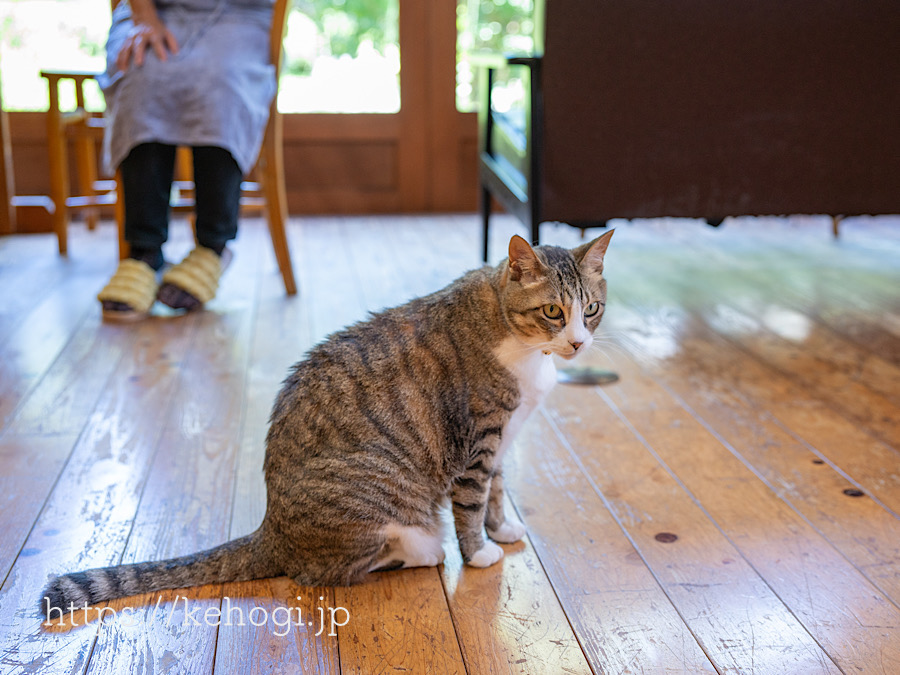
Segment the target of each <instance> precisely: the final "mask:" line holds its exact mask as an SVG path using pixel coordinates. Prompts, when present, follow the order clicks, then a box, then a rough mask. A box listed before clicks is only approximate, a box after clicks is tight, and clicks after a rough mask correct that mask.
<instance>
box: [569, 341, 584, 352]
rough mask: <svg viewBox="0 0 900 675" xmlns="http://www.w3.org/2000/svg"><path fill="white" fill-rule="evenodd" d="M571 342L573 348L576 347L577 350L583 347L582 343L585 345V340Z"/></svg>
mask: <svg viewBox="0 0 900 675" xmlns="http://www.w3.org/2000/svg"><path fill="white" fill-rule="evenodd" d="M569 344H570V345H572V349H574V350H575V351H576V352H577V351H578V348H579V347H581V345H583V344H584V343H583V342H570V343H569Z"/></svg>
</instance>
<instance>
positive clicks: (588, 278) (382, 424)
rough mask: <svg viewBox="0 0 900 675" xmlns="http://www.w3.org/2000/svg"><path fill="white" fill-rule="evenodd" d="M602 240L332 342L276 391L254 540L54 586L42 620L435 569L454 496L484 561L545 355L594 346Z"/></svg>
mask: <svg viewBox="0 0 900 675" xmlns="http://www.w3.org/2000/svg"><path fill="white" fill-rule="evenodd" d="M611 236H612V231H610V232H607V233H606V234H604V235H603V236H601V237H599V238H597V239H595V240H594V241H592V242H590V243H587V244H584V245H582V246H579V247H578V248H575V249H573V250H567V249H563V248H558V247H555V246H540V247H537V248H532V247H531V246H530V245H529V244H528V243H527V242H526V241H525V240H524V239H522V238H521V237H518V236H514V237H513V238H512V240H511V241H510V244H509V258H508V259H507V260H504V261H503V262H502V263H500V264H499V265H498V266H497V267H496V268H490V267H484V268H482V269H479V270H475V271H472V272H469V273H468V274H466V275H464V276H463V277H461V278H460V279H458V280H457V281H455V282H453V283H452V284H450V285H449V286H448V287H447V288H445V289H443V290H441V291H438V292H436V293H434V294H432V295H429V296H427V297H424V298H419V299H416V300H413V301H411V302H409V303H408V304H405V305H403V306H401V307H397V308H395V309H389V310H386V311H383V312H381V313H379V314H375V315H373V316H371V317H370V318H369V319H368V320H367V321H363V322H361V323H357V324H355V325H353V326H351V327H349V328H347V329H344V330H343V331H340V332H338V333H335V334H334V335H332V336H330V337H329V338H327V339H326V340H325V341H324V342H322V343H321V344H319V345H317V346H316V347H314V348H313V349H312V350H311V351H310V352H309V353H308V355H307V358H306V359H305V360H304V361H301V362H300V363H298V364H297V365H295V366H294V367H293V368H292V370H291V372H290V374H289V375H288V377H287V379H286V380H285V382H284V385H283V387H282V389H281V391H280V393H279V394H278V397H277V400H276V402H275V407H274V410H273V412H272V416H271V420H270V428H269V432H268V435H267V438H266V444H267V448H266V459H265V477H266V484H267V489H268V504H267V510H266V515H265V518H264V520H263V523H262V525H261V526H260V527H259V529H258V530H257V531H256V532H254V533H253V534H250V535H248V536H245V537H242V538H240V539H236V540H234V541H231V542H228V543H226V544H223V545H221V546H218V547H216V548H213V549H210V550H208V551H204V552H202V553H196V554H193V555H188V556H184V557H181V558H175V559H173V560H165V561H162V562H146V563H138V564H133V565H121V566H118V567H107V568H103V569H92V570H87V571H85V572H77V573H74V574H66V575H63V576H60V577H56V578H54V579H52V580H51V581H50V584H49V586H48V587H47V589H46V590H45V592H44V597H43V598H42V600H41V608H42V611H43V613H44V614H45V615H46V614H48V613H49V612H50V610H51V608H59V610H61V611H63V612H65V611H67V610H68V608H69V607H70V603H73V604H74V606H75V607H83V606H84V605H85V604H87V605H93V604H96V603H99V602H101V601H104V600H109V599H112V598H117V597H123V596H127V595H135V594H139V593H147V592H151V591H158V590H161V589H166V588H181V587H185V586H196V585H201V584H209V583H222V582H227V581H241V580H248V579H257V578H263V577H272V576H279V575H287V576H289V577H293V578H294V579H295V580H296V581H297V583H299V584H302V585H309V586H331V585H346V584H352V583H354V582H358V581H360V580H361V579H363V578H365V577H366V575H367V574H368V573H369V572H372V571H376V570H390V569H396V568H400V567H417V566H430V565H437V564H439V563H440V562H441V561H442V560H443V559H444V552H443V548H442V539H443V534H442V531H441V526H440V523H441V516H440V510H441V507H442V505H443V504H444V503H445V502H446V499H447V497H448V496H449V498H450V501H451V502H452V510H453V518H454V521H455V525H456V533H457V537H458V539H459V547H460V550H461V552H462V556H463V559H464V560H465V562H466V563H468V564H469V565H473V566H475V567H486V566H488V565H492V564H494V563H495V562H497V561H498V560H500V558H502V557H503V549H502V548H500V547H499V546H498V545H497V544H496V543H494V542H500V543H511V542H514V541H518V540H519V539H521V537H522V536H523V535H524V533H525V527H524V525H523V524H522V523H521V522H520V521H519V520H518V519H517V518H516V517H515V516H512V515H510V514H507V513H504V509H503V481H502V477H501V472H500V469H501V461H502V459H503V454H504V453H505V452H506V450H507V449H508V448H509V446H510V445H511V443H512V441H513V439H514V438H515V436H516V433H517V432H518V430H519V429H520V428H521V426H522V423H523V422H524V421H525V419H526V418H527V417H528V415H529V414H530V413H531V412H532V411H533V410H534V409H535V407H536V406H537V405H538V404H539V403H540V401H541V399H542V398H543V397H544V395H545V394H546V393H547V392H548V391H549V390H550V388H551V387H553V385H554V383H555V381H556V368H555V366H554V362H553V357H552V354H557V355H559V356H561V357H562V358H564V359H571V358H573V357H574V356H575V355H577V354H580V353H582V352H584V351H585V350H586V349H587V348H588V347H589V346H590V344H591V341H592V333H593V332H594V330H595V329H596V328H597V325H598V324H599V323H600V318H601V317H602V316H603V310H604V306H605V303H606V281H605V280H604V278H603V258H604V255H605V253H606V249H607V246H608V245H609V241H610V237H611ZM485 531H487V535H488V537H490V539H485V536H484V534H485Z"/></svg>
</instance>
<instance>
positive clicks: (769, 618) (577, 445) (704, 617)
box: [547, 387, 839, 672]
mask: <svg viewBox="0 0 900 675" xmlns="http://www.w3.org/2000/svg"><path fill="white" fill-rule="evenodd" d="M583 396H584V394H583V393H582V392H579V391H574V390H572V389H571V388H562V387H558V388H557V389H555V390H554V391H553V392H551V394H550V397H549V400H548V403H547V406H548V409H550V411H551V418H552V420H553V422H554V423H555V424H556V425H557V426H558V427H559V430H560V434H562V435H564V436H565V437H566V438H567V439H568V442H569V443H570V444H571V448H572V452H573V454H574V456H576V457H578V458H579V460H580V461H581V462H582V463H583V465H584V469H585V470H586V471H587V472H588V475H589V476H590V478H591V479H592V481H593V482H594V483H595V484H596V485H597V488H598V489H599V490H600V491H601V492H602V493H603V494H604V495H605V496H606V498H607V499H608V500H609V503H610V505H611V507H612V509H613V512H614V515H615V516H616V518H617V519H618V520H619V522H620V523H621V524H622V527H624V528H625V529H626V530H627V531H628V533H629V535H630V536H631V538H632V540H633V541H634V545H635V548H636V549H637V550H638V552H639V553H640V555H641V556H642V557H643V558H644V560H645V561H646V564H647V565H648V566H649V567H650V568H652V569H653V570H654V574H655V576H656V578H657V579H658V580H659V583H660V584H661V585H662V587H663V588H664V589H665V591H666V594H667V595H668V596H669V598H670V600H671V601H672V603H673V604H674V605H675V606H676V607H677V608H678V610H679V612H680V614H681V615H682V617H684V620H685V623H686V624H687V625H688V627H689V628H690V629H691V632H692V633H693V634H694V635H695V636H696V637H697V639H698V641H699V642H700V644H701V646H702V647H703V649H704V650H705V651H706V653H707V654H708V655H709V657H710V659H711V660H712V661H713V663H714V664H715V665H716V666H717V667H718V668H720V669H726V670H727V669H741V668H743V667H746V666H745V665H744V664H747V663H752V664H753V667H754V668H757V669H759V670H761V671H763V672H769V671H771V672H839V670H838V669H837V667H836V666H835V665H834V663H833V662H832V661H831V659H830V658H829V657H828V655H827V654H826V653H825V652H824V651H822V649H821V648H820V647H819V645H817V644H816V642H815V641H814V639H813V638H811V637H810V635H809V634H808V633H807V632H806V630H805V629H804V627H803V626H802V625H801V624H800V623H799V622H798V620H797V619H796V618H795V617H794V616H793V614H792V613H791V612H790V610H789V609H788V608H787V607H785V606H784V604H782V602H781V600H780V599H779V598H778V596H777V595H776V594H775V593H774V592H773V591H772V589H771V588H770V587H769V586H768V585H767V584H766V583H765V581H764V580H763V579H762V578H761V577H760V576H759V575H758V574H757V573H756V571H755V570H754V569H753V568H752V567H751V566H750V565H749V564H748V563H747V561H746V560H745V559H744V558H743V557H742V556H741V555H740V553H739V552H738V551H737V550H736V549H735V547H734V545H733V544H732V543H731V542H729V541H728V540H727V538H726V537H724V536H723V535H722V533H721V532H720V531H719V529H718V528H717V527H716V525H715V524H714V523H713V522H712V521H710V520H709V518H708V516H707V514H706V513H705V511H704V509H702V508H700V507H699V506H698V504H697V503H696V502H695V501H694V500H693V498H692V496H691V495H690V494H689V493H688V492H686V491H685V490H684V487H683V484H682V483H681V482H680V481H678V480H677V479H676V478H675V477H674V476H672V474H671V473H669V471H668V470H667V467H666V466H665V465H664V464H662V463H660V462H659V460H658V458H657V457H655V456H654V455H653V453H652V452H650V451H648V448H647V447H646V446H645V444H644V441H643V439H641V438H640V437H639V436H637V435H636V434H635V432H634V429H633V427H631V426H630V425H629V424H627V422H626V421H625V420H623V419H621V418H620V417H619V416H618V415H616V414H615V411H613V410H611V409H607V410H596V409H592V412H591V417H590V418H586V417H585V415H584V406H583V405H581V399H582V398H583ZM661 421H662V420H661ZM665 421H666V422H667V423H668V422H669V420H665ZM668 534H674V535H676V536H677V541H676V542H674V543H666V542H661V541H660V540H658V539H657V535H662V536H665V535H668ZM724 636H728V637H727V638H726V637H724Z"/></svg>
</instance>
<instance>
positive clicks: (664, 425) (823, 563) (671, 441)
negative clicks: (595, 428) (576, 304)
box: [597, 358, 900, 672]
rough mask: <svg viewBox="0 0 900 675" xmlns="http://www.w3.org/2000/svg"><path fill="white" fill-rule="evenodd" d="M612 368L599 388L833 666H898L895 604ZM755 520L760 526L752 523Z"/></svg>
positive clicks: (725, 455) (626, 370) (673, 410)
mask: <svg viewBox="0 0 900 675" xmlns="http://www.w3.org/2000/svg"><path fill="white" fill-rule="evenodd" d="M613 365H614V367H615V369H616V370H617V372H618V373H619V375H620V377H621V378H622V379H621V383H620V384H619V385H617V386H612V387H608V388H606V389H604V390H602V391H598V392H597V393H598V394H599V395H600V396H601V397H602V398H603V399H604V400H605V401H606V402H607V404H608V405H610V406H611V407H613V408H614V409H615V410H616V411H617V414H618V415H619V416H620V418H623V419H624V420H627V422H628V423H629V424H630V425H632V426H633V427H634V429H635V430H636V431H637V433H639V434H640V436H641V438H642V439H643V440H644V441H645V442H646V443H647V444H648V445H649V446H650V447H651V448H652V449H653V452H654V454H655V455H656V456H657V457H658V458H659V460H660V461H661V462H662V463H664V464H665V465H666V466H667V467H668V468H669V470H670V471H671V472H672V473H673V474H674V475H675V476H676V477H677V479H678V480H680V481H681V482H683V484H684V486H685V489H686V490H688V491H689V492H690V494H691V495H692V496H693V497H694V498H695V499H698V498H697V496H698V495H702V496H703V499H702V503H703V508H704V510H705V511H706V512H707V513H708V514H709V516H710V518H711V519H712V520H713V521H714V522H715V523H716V525H717V526H718V527H719V528H720V529H721V530H722V532H723V533H724V534H725V535H726V537H728V539H729V541H730V542H731V543H732V544H733V545H734V546H735V548H736V549H737V550H738V551H739V552H740V554H741V555H742V556H743V557H744V558H745V559H746V560H747V562H748V563H749V564H750V565H751V566H752V567H753V569H754V570H755V571H756V572H757V573H758V574H759V575H760V576H761V577H762V578H763V579H764V580H765V582H766V584H767V585H768V586H769V587H770V588H771V589H772V591H774V593H775V594H777V596H778V598H779V599H781V601H782V602H784V604H785V605H786V606H787V607H788V608H789V610H790V611H791V613H793V614H794V615H795V616H796V617H797V618H798V619H800V621H801V622H802V624H803V626H804V627H805V628H806V629H807V630H808V631H809V633H810V634H811V635H812V636H813V637H814V638H815V639H816V640H817V641H818V642H819V644H821V645H822V647H823V649H825V651H826V652H827V653H828V654H829V655H830V656H831V657H832V658H833V659H834V661H835V663H837V665H838V666H840V667H841V669H842V670H844V671H853V670H857V671H860V670H865V668H866V667H867V664H871V663H876V662H880V663H882V664H883V666H882V667H883V668H884V671H885V672H891V671H892V670H894V669H900V630H898V629H900V609H898V608H897V606H895V605H894V604H893V603H892V602H891V600H890V599H889V598H887V597H885V596H884V595H883V594H882V593H880V592H879V591H878V589H877V588H875V587H874V586H873V584H872V583H871V582H869V581H868V580H867V579H866V578H865V577H864V576H863V575H862V574H861V573H860V572H859V571H858V570H857V569H856V568H854V566H853V565H852V564H851V563H850V562H849V561H847V559H846V558H845V557H844V556H843V555H841V554H840V553H839V552H838V551H837V550H835V549H834V548H833V547H832V546H831V545H830V544H829V542H828V541H827V540H826V539H824V538H823V537H822V536H820V535H819V533H818V532H816V530H815V529H814V528H813V527H811V526H810V524H809V523H808V522H807V521H806V520H805V519H804V518H803V517H802V516H801V515H800V514H799V513H798V512H797V511H795V510H794V509H792V508H791V507H790V506H789V505H788V504H787V503H785V502H784V501H782V500H781V499H779V497H778V495H777V493H776V492H774V491H773V490H772V489H771V486H770V485H768V484H766V483H765V482H763V481H762V480H759V478H758V477H757V476H756V475H755V474H754V472H753V471H752V469H751V468H749V467H748V466H746V465H745V464H744V463H743V462H742V461H741V459H740V458H738V457H736V456H735V455H734V454H732V452H731V449H730V448H728V447H727V446H725V445H723V443H722V442H721V436H719V435H718V433H716V432H715V431H714V430H711V429H709V428H708V427H705V426H704V425H703V424H701V421H700V420H698V419H695V418H694V417H693V415H692V414H691V412H690V411H689V410H688V409H686V408H685V407H683V406H682V405H681V404H680V401H679V400H676V399H674V398H673V397H672V396H671V395H670V394H669V392H667V391H666V390H665V389H663V388H661V387H660V386H658V385H657V384H656V383H655V382H653V381H652V380H650V379H649V378H648V377H646V376H644V375H643V374H642V373H640V371H639V370H638V368H637V367H636V366H635V365H634V364H633V363H629V362H628V361H627V360H626V359H624V358H617V359H615V360H614V361H613ZM739 424H740V420H739V419H738V420H733V423H732V425H729V426H738V425H739ZM845 500H846V497H845ZM698 501H699V499H698ZM744 504H753V510H752V512H748V511H747V510H745V509H744V508H741V506H739V505H744ZM760 520H761V521H763V522H765V523H766V527H765V529H764V530H760V529H759V528H757V527H755V526H754V523H755V522H759V521H760ZM898 525H900V522H898ZM898 532H900V528H898ZM849 608H852V611H848V609H849ZM859 617H866V619H865V620H864V621H862V622H860V621H859Z"/></svg>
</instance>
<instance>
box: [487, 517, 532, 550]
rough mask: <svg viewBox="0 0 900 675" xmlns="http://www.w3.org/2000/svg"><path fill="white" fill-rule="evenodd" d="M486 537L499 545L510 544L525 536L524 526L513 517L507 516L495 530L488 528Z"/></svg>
mask: <svg viewBox="0 0 900 675" xmlns="http://www.w3.org/2000/svg"><path fill="white" fill-rule="evenodd" d="M487 533H488V536H489V537H490V538H491V539H493V540H494V541H499V542H500V543H501V544H512V543H514V542H517V541H519V539H521V538H522V537H524V536H525V525H524V524H523V523H522V521H521V520H519V519H518V518H516V517H515V516H507V517H506V520H505V521H504V522H503V524H502V525H501V526H500V527H498V528H497V529H496V530H492V529H490V528H488V530H487Z"/></svg>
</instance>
